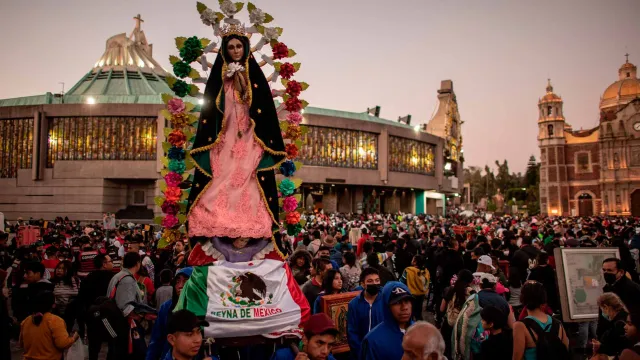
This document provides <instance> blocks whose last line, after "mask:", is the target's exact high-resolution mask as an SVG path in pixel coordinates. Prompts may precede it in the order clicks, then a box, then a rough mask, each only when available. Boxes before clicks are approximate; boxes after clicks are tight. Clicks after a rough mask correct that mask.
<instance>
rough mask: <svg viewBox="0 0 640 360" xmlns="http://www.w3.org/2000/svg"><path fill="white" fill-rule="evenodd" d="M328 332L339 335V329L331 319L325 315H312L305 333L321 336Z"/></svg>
mask: <svg viewBox="0 0 640 360" xmlns="http://www.w3.org/2000/svg"><path fill="white" fill-rule="evenodd" d="M327 332H331V333H334V334H338V329H337V328H336V325H335V324H334V323H333V321H332V320H331V318H329V316H328V315H327V314H325V313H318V314H314V315H311V317H310V318H309V320H308V321H307V323H306V324H304V333H305V334H308V335H319V334H324V333H327Z"/></svg>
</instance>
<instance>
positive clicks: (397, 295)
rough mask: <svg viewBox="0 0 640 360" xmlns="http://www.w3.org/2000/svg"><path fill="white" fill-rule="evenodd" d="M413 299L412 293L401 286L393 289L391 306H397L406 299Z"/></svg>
mask: <svg viewBox="0 0 640 360" xmlns="http://www.w3.org/2000/svg"><path fill="white" fill-rule="evenodd" d="M410 298H413V296H411V293H410V292H408V291H407V290H405V289H404V288H402V287H400V286H396V287H394V288H393V289H391V296H389V305H393V304H397V303H399V302H400V301H402V300H404V299H410Z"/></svg>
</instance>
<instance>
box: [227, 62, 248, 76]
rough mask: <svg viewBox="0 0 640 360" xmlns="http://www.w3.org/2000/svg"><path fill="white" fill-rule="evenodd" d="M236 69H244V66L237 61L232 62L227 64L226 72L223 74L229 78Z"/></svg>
mask: <svg viewBox="0 0 640 360" xmlns="http://www.w3.org/2000/svg"><path fill="white" fill-rule="evenodd" d="M238 71H244V66H242V65H240V64H239V63H236V62H232V63H231V64H229V65H228V66H227V73H226V74H225V75H226V77H228V78H230V77H232V76H233V75H234V74H235V73H236V72H238Z"/></svg>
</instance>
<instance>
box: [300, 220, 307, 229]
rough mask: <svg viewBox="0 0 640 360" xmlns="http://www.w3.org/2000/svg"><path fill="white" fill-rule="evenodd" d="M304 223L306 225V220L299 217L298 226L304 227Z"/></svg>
mask: <svg viewBox="0 0 640 360" xmlns="http://www.w3.org/2000/svg"><path fill="white" fill-rule="evenodd" d="M305 225H307V220H305V219H300V226H302V227H304V226H305Z"/></svg>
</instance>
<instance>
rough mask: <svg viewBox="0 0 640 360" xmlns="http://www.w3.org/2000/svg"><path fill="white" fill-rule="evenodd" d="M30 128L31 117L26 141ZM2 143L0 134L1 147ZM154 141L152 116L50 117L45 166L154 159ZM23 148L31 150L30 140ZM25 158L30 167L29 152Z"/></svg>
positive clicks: (155, 131)
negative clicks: (69, 162) (58, 163)
mask: <svg viewBox="0 0 640 360" xmlns="http://www.w3.org/2000/svg"><path fill="white" fill-rule="evenodd" d="M32 128H33V121H32V120H30V123H29V129H30V130H29V131H28V134H27V135H28V138H29V141H32V136H33V131H32ZM3 129H4V128H3V127H2V126H0V131H2V130H3ZM0 136H1V135H0ZM4 143H6V141H4V138H2V137H0V149H4V147H3V146H4ZM156 144H157V128H156V118H152V117H125V118H123V117H85V118H80V117H64V118H50V119H49V138H48V146H47V167H53V164H54V163H55V161H56V160H155V159H156ZM7 146H9V144H8V143H7ZM26 147H28V149H31V148H32V143H30V142H27V143H26ZM9 148H11V147H9ZM1 159H2V160H3V161H4V159H5V156H4V155H3V156H2V157H1ZM7 159H8V157H7ZM27 159H28V160H27V161H26V163H27V164H28V166H27V167H30V166H31V154H30V153H29V155H28V157H27ZM3 165H4V163H3ZM3 168H4V166H3Z"/></svg>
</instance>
